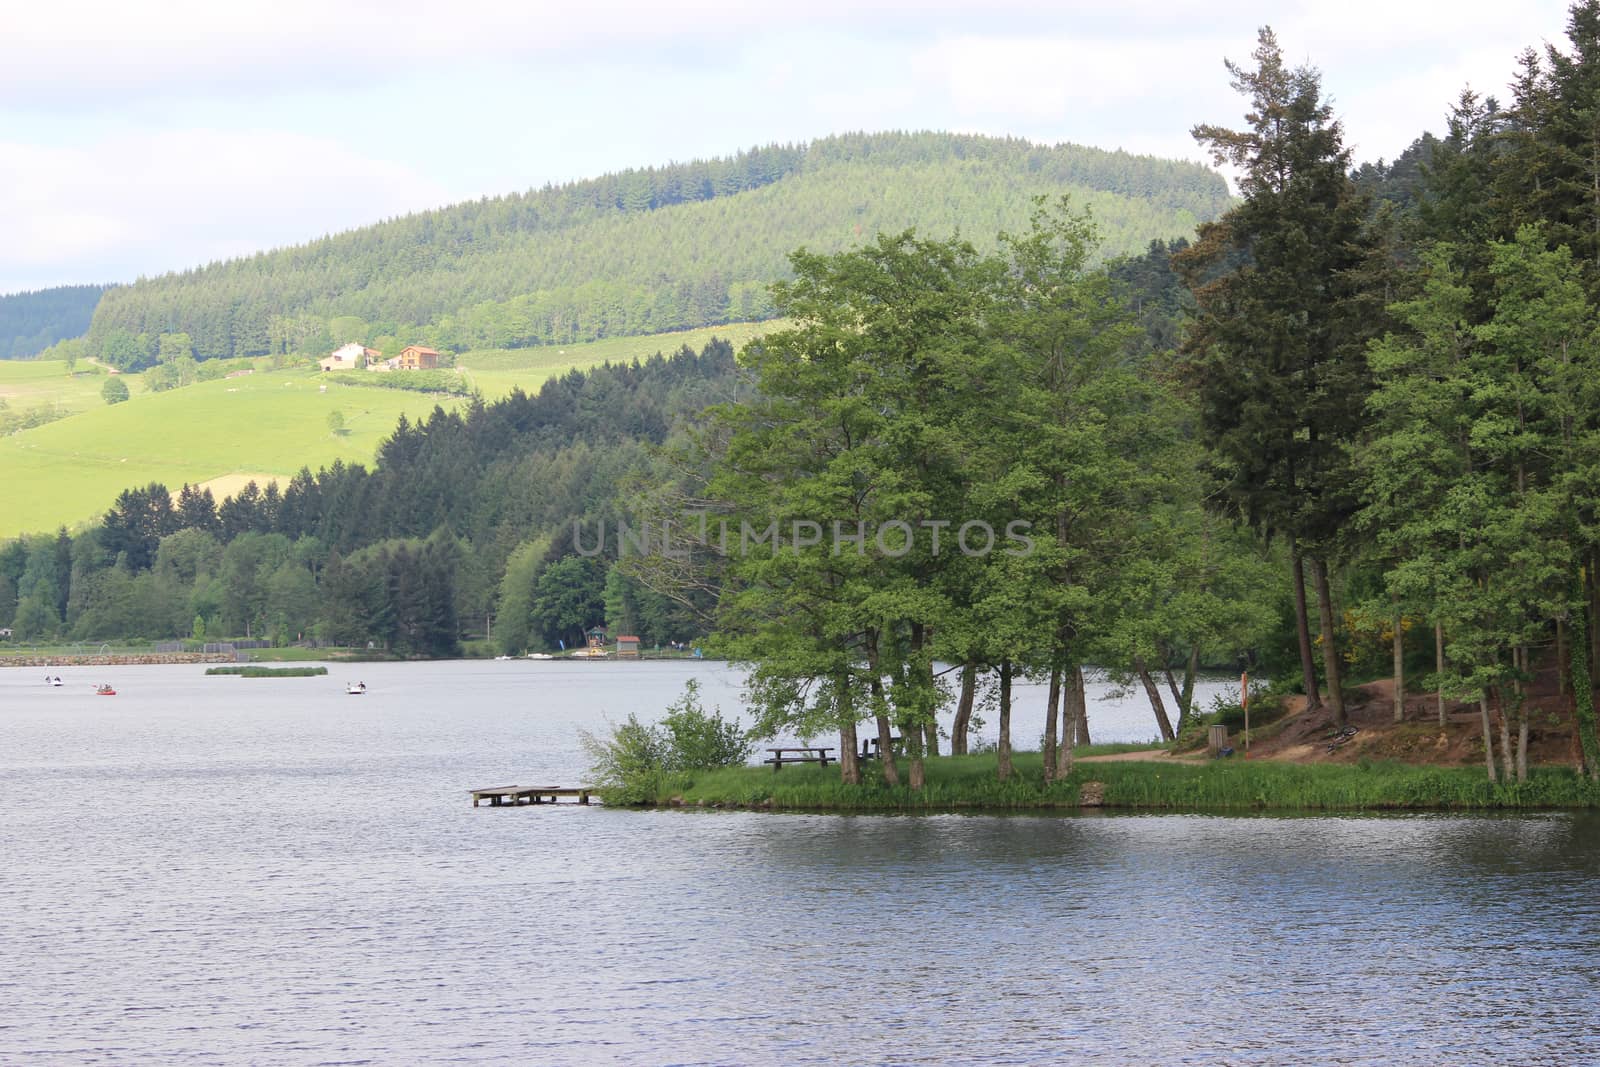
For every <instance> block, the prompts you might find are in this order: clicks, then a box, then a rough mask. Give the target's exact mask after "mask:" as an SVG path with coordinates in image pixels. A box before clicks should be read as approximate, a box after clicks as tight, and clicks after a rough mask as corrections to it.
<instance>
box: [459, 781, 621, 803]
mask: <svg viewBox="0 0 1600 1067" xmlns="http://www.w3.org/2000/svg"><path fill="white" fill-rule="evenodd" d="M594 791H595V790H594V788H593V787H592V786H587V785H581V786H578V787H577V788H567V787H566V786H559V785H486V786H483V787H481V788H479V789H469V790H468V792H469V793H471V794H472V806H473V807H477V806H478V801H480V800H487V801H488V802H489V806H490V807H492V808H498V807H500V806H501V805H502V804H543V803H545V798H546V797H548V798H549V803H551V804H554V803H555V802H556V798H557V797H577V798H578V803H579V804H587V803H589V794H590V793H593V792H594Z"/></svg>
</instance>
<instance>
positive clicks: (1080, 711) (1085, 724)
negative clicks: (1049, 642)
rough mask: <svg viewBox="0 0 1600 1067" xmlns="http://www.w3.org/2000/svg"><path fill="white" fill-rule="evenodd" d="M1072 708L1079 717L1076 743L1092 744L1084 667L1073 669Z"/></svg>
mask: <svg viewBox="0 0 1600 1067" xmlns="http://www.w3.org/2000/svg"><path fill="white" fill-rule="evenodd" d="M1072 710H1073V713H1074V714H1075V715H1076V716H1077V719H1078V729H1077V731H1076V736H1075V742H1074V743H1075V744H1077V745H1091V744H1093V743H1094V742H1092V741H1090V740H1089V695H1088V693H1087V692H1086V691H1085V690H1084V687H1083V668H1082V667H1081V666H1080V667H1075V668H1074V669H1073V671H1072Z"/></svg>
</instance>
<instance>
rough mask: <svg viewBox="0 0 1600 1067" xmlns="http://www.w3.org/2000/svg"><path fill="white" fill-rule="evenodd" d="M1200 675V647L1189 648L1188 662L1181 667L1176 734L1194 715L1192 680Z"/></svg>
mask: <svg viewBox="0 0 1600 1067" xmlns="http://www.w3.org/2000/svg"><path fill="white" fill-rule="evenodd" d="M1199 673H1200V646H1199V645H1190V646H1189V661H1188V662H1187V663H1185V664H1184V667H1183V699H1182V700H1179V701H1178V732H1179V733H1180V734H1181V733H1183V728H1184V727H1185V726H1186V725H1188V723H1189V717H1190V716H1192V715H1193V714H1194V680H1195V678H1196V676H1198V675H1199Z"/></svg>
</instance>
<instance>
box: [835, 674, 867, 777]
mask: <svg viewBox="0 0 1600 1067" xmlns="http://www.w3.org/2000/svg"><path fill="white" fill-rule="evenodd" d="M833 700H834V708H835V709H836V711H835V714H837V715H838V716H839V780H840V781H841V782H844V783H845V784H846V785H860V784H861V761H860V756H859V754H858V753H857V751H856V748H857V738H856V708H855V703H854V702H853V701H852V700H851V699H850V681H849V679H848V678H843V679H835V681H834V698H833Z"/></svg>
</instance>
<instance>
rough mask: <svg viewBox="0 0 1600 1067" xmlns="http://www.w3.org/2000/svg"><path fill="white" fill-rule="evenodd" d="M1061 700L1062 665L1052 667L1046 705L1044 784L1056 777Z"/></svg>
mask: <svg viewBox="0 0 1600 1067" xmlns="http://www.w3.org/2000/svg"><path fill="white" fill-rule="evenodd" d="M1060 701H1061V667H1060V666H1059V665H1058V666H1054V667H1051V668H1050V695H1049V696H1047V697H1045V705H1044V752H1043V753H1042V755H1043V756H1044V784H1045V785H1049V784H1050V783H1051V782H1052V781H1054V780H1055V777H1056V705H1057V704H1058V703H1060Z"/></svg>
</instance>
